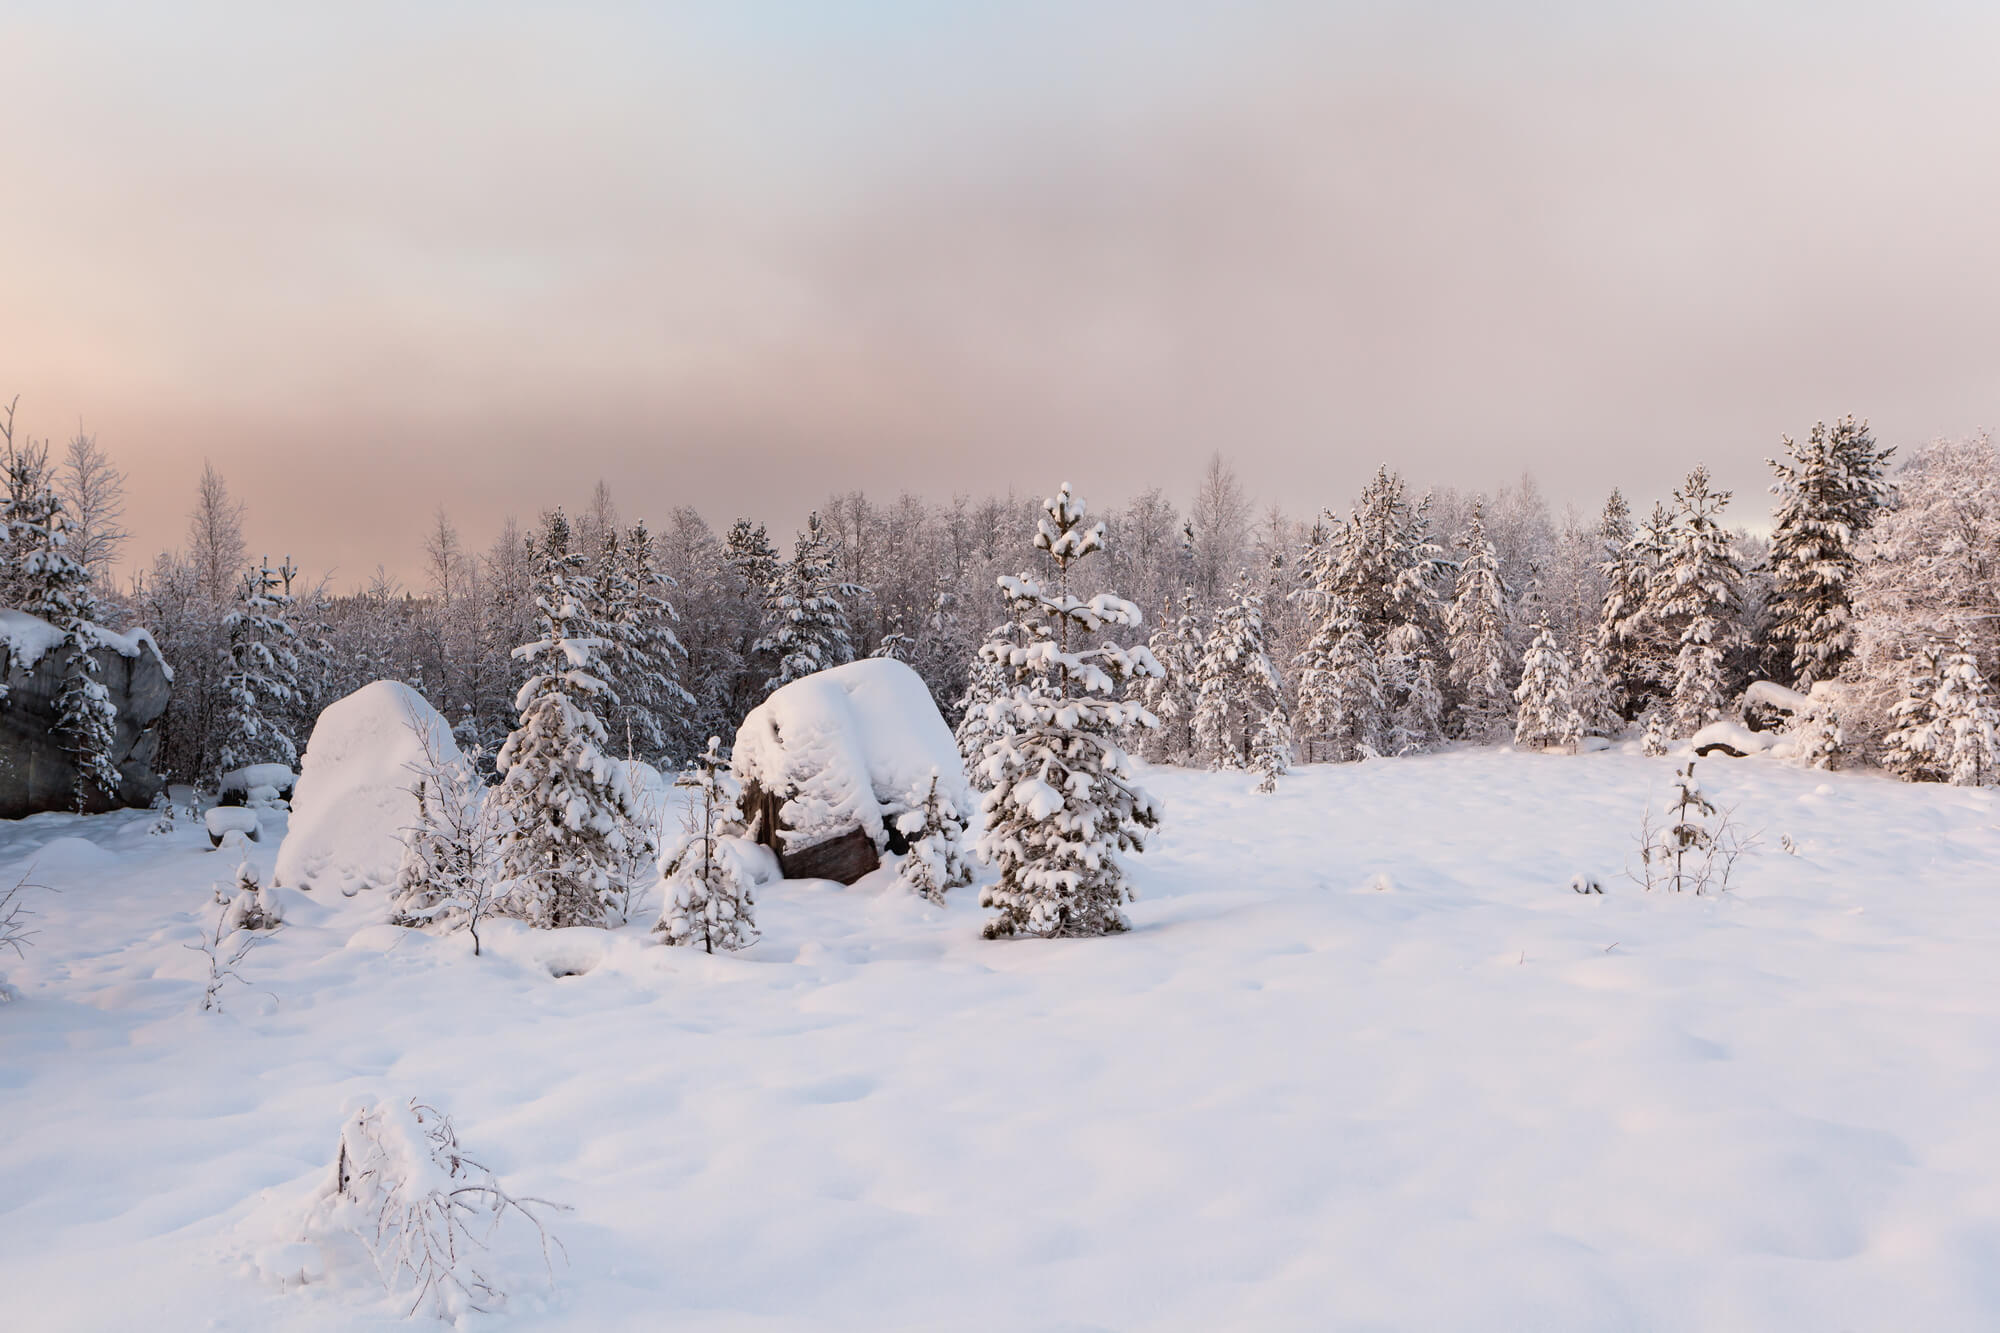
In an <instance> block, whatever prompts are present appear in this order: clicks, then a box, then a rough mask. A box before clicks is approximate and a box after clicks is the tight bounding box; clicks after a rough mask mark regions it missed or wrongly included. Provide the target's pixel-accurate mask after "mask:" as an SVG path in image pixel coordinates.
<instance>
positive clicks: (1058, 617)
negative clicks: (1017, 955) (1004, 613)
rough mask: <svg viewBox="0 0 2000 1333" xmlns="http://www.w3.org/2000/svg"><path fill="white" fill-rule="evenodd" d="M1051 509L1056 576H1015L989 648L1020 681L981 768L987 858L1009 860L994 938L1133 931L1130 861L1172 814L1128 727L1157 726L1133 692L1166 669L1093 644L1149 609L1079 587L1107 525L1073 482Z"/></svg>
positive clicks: (1146, 655)
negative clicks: (1141, 777)
mask: <svg viewBox="0 0 2000 1333" xmlns="http://www.w3.org/2000/svg"><path fill="white" fill-rule="evenodd" d="M1043 508H1044V512H1045V515H1046V516H1045V517H1044V518H1042V519H1041V521H1040V522H1039V523H1038V524H1037V525H1036V530H1035V547H1036V549H1038V550H1040V551H1042V552H1044V553H1046V554H1047V556H1048V557H1049V559H1050V561H1052V562H1053V563H1054V565H1055V570H1056V577H1055V582H1054V584H1053V586H1051V585H1049V584H1046V583H1044V582H1042V581H1041V580H1039V579H1037V578H1035V577H1034V576H1032V575H1030V574H1021V575H1019V576H1011V575H1003V576H1002V577H1001V579H1000V590H1001V593H1002V595H1003V596H1005V598H1006V599H1007V603H1008V605H1009V607H1010V608H1011V610H1012V613H1013V621H1012V623H1011V624H1010V625H1009V626H1008V631H1009V632H1008V633H1006V634H1005V635H1003V636H999V637H996V638H995V639H994V640H993V641H992V642H990V643H988V644H987V645H986V646H985V647H984V648H982V649H981V650H980V653H981V655H982V656H983V657H985V658H986V659H987V660H989V661H992V662H995V663H997V664H998V665H1000V666H1001V667H1002V668H1003V669H1004V670H1005V671H1006V672H1007V674H1008V676H1009V678H1010V681H1011V683H1010V685H1009V687H1008V689H1007V691H1006V692H1005V693H1004V694H1002V695H1001V696H1000V697H999V698H997V699H995V700H994V701H993V702H992V703H990V704H988V705H987V707H988V709H989V710H992V716H993V717H994V718H995V719H996V720H997V721H999V722H1000V723H1002V724H1003V725H1004V730H1002V731H1001V732H1000V734H997V735H995V736H993V737H992V738H991V739H989V740H988V742H987V744H986V746H985V748H984V749H983V750H982V751H981V752H980V756H979V762H978V764H977V765H976V768H977V772H978V779H979V782H980V784H981V786H982V787H983V788H984V789H985V791H986V797H985V799H984V801H983V803H982V811H983V814H984V816H985V821H986V831H985V833H984V835H983V836H982V837H981V838H980V839H979V847H978V850H979V858H980V860H982V861H984V862H986V863H987V864H989V865H998V866H999V868H1000V878H999V882H998V883H995V884H993V885H991V886H989V887H988V888H987V889H986V891H985V892H984V893H983V894H981V895H980V905H981V906H982V907H991V908H994V909H996V910H997V912H998V915H997V916H995V917H994V918H993V919H992V920H990V921H988V922H987V923H986V935H987V937H988V938H989V939H998V938H1004V937H1007V936H1012V935H1040V936H1058V935H1104V934H1109V933H1111V932H1114V931H1120V930H1124V929H1126V928H1127V924H1128V923H1127V922H1126V920H1125V915H1124V913H1123V912H1121V911H1120V910H1119V905H1120V904H1121V903H1123V902H1125V901H1127V900H1129V899H1130V898H1131V896H1132V891H1131V888H1130V886H1129V885H1128V883H1127V882H1126V877H1125V867H1124V865H1123V864H1122V862H1121V860H1120V856H1121V854H1122V853H1125V852H1136V851H1141V850H1143V849H1144V847H1145V838H1146V830H1148V829H1151V828H1153V827H1155V826H1156V825H1158V823H1159V819H1160V812H1159V807H1158V806H1157V805H1156V804H1155V803H1154V801H1153V798H1152V797H1151V796H1149V795H1147V794H1146V793H1145V792H1144V791H1142V790H1141V789H1140V788H1139V786H1138V785H1137V783H1136V781H1135V779H1134V775H1133V764H1132V760H1131V759H1130V758H1129V757H1128V756H1127V755H1126V753H1125V751H1124V750H1123V749H1122V748H1121V747H1120V746H1119V744H1118V735H1119V733H1120V732H1121V731H1123V730H1124V729H1126V728H1128V727H1151V726H1154V725H1156V723H1155V721H1154V718H1153V715H1152V714H1151V713H1149V712H1147V711H1146V709H1145V707H1144V705H1142V704H1139V703H1137V702H1133V701H1129V700H1128V699H1127V698H1126V697H1125V695H1126V692H1127V687H1128V686H1129V685H1131V684H1132V683H1134V682H1143V681H1145V680H1148V679H1151V678H1153V677H1155V676H1157V675H1158V674H1159V671H1160V665H1159V663H1158V662H1156V661H1155V660H1154V659H1153V655H1152V653H1151V652H1150V651H1148V650H1147V649H1145V648H1143V647H1135V648H1123V647H1120V646H1119V645H1118V644H1116V643H1112V642H1097V643H1095V644H1092V645H1091V646H1085V644H1086V643H1087V642H1088V640H1087V639H1086V636H1089V637H1090V638H1092V639H1094V638H1096V637H1097V636H1098V635H1100V634H1102V633H1103V631H1104V630H1106V629H1107V628H1127V629H1130V628H1136V627H1137V626H1138V625H1139V623H1140V615H1139V608H1138V607H1136V606H1134V605H1132V603H1130V602H1128V601H1125V600H1124V599H1123V598H1120V597H1117V596H1114V595H1113V594H1111V593H1108V592H1107V593H1099V594H1097V595H1096V596H1095V597H1092V598H1089V599H1088V600H1085V599H1084V598H1081V597H1078V596H1077V595H1076V594H1074V593H1072V592H1071V591H1070V574H1071V569H1072V567H1073V566H1074V565H1075V564H1076V562H1077V561H1079V560H1081V559H1083V558H1084V557H1085V556H1088V555H1090V554H1091V553H1093V552H1096V551H1101V550H1103V549H1104V525H1103V524H1102V523H1095V524H1090V525H1088V526H1086V525H1085V523H1084V515H1085V512H1086V511H1085V506H1084V504H1083V502H1082V501H1080V500H1077V499H1075V498H1074V497H1072V496H1071V494H1070V489H1069V485H1068V483H1064V485H1063V487H1062V489H1061V490H1060V491H1058V492H1057V493H1056V495H1055V497H1054V498H1053V499H1050V500H1049V501H1047V502H1046V503H1045V505H1044V506H1043Z"/></svg>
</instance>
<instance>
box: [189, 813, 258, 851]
mask: <svg viewBox="0 0 2000 1333" xmlns="http://www.w3.org/2000/svg"><path fill="white" fill-rule="evenodd" d="M202 822H203V823H204V824H206V825H207V826H208V845H209V846H211V847H220V846H222V840H223V837H224V836H225V835H226V834H229V833H241V834H242V835H243V836H244V837H246V838H248V839H249V840H250V841H251V842H259V841H262V835H261V834H260V833H259V831H258V828H257V812H256V811H255V810H247V809H245V808H244V807H242V806H240V805H218V806H215V807H214V808H212V809H211V810H209V811H208V813H207V814H205V815H203V816H202Z"/></svg>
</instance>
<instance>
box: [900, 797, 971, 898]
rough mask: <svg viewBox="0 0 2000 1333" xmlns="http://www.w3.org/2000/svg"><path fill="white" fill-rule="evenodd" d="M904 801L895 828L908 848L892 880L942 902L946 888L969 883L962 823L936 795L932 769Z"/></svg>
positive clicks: (913, 891) (919, 895) (915, 892)
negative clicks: (894, 878) (905, 840)
mask: <svg viewBox="0 0 2000 1333" xmlns="http://www.w3.org/2000/svg"><path fill="white" fill-rule="evenodd" d="M905 803H906V804H907V805H908V806H909V808H908V809H907V810H905V811H904V812H903V813H902V814H900V815H898V816H896V829H897V831H898V832H900V833H902V834H903V835H904V836H905V837H907V838H908V839H909V841H910V850H909V851H908V852H907V853H905V854H904V856H903V859H902V861H901V863H900V864H898V865H897V867H896V880H897V882H898V883H900V884H902V885H903V886H904V887H905V888H907V889H909V890H910V891H911V892H912V893H914V894H916V895H917V896H918V897H919V898H923V899H925V900H926V901H928V902H933V903H937V904H940V905H942V904H943V902H944V895H945V892H946V891H947V890H949V889H956V888H961V887H963V886H964V885H967V884H970V883H972V865H971V863H970V861H968V860H967V857H966V846H965V823H964V821H963V820H961V819H960V818H959V816H958V812H957V811H955V810H953V809H952V808H951V806H950V805H949V804H947V803H946V802H945V801H944V800H943V799H942V798H941V797H940V796H939V795H938V773H937V770H936V769H932V770H931V776H930V781H929V782H927V783H922V784H919V785H918V787H917V788H916V789H915V790H913V791H912V792H910V794H909V796H908V797H907V798H905Z"/></svg>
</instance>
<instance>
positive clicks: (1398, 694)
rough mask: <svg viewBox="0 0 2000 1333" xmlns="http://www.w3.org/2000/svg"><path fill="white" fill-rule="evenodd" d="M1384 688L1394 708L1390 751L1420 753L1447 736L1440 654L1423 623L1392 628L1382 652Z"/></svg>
mask: <svg viewBox="0 0 2000 1333" xmlns="http://www.w3.org/2000/svg"><path fill="white" fill-rule="evenodd" d="M1382 690H1383V695H1384V697H1385V698H1387V699H1393V700H1394V701H1395V702H1394V703H1393V705H1392V706H1391V708H1390V714H1389V735H1388V746H1389V748H1388V753H1390V754H1418V753H1421V752H1422V751H1425V750H1429V749H1433V748H1435V747H1436V746H1437V744H1438V743H1439V742H1440V741H1442V740H1443V739H1444V691H1443V690H1441V689H1439V688H1438V671H1437V656H1436V654H1435V653H1434V652H1433V651H1432V650H1431V641H1430V636H1429V635H1428V634H1426V633H1425V631H1424V629H1423V628H1422V626H1421V625H1419V624H1416V623H1414V622H1412V623H1406V624H1402V625H1398V626H1397V627H1396V628H1395V629H1392V630H1390V631H1389V639H1388V644H1387V651H1386V652H1385V653H1384V654H1383V656H1382Z"/></svg>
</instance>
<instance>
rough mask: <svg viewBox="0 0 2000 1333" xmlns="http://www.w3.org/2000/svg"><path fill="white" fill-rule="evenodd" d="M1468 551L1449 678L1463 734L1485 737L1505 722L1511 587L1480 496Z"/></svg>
mask: <svg viewBox="0 0 2000 1333" xmlns="http://www.w3.org/2000/svg"><path fill="white" fill-rule="evenodd" d="M1465 553H1466V554H1465V563H1464V564H1463V565H1461V566H1459V570H1458V583H1457V586H1456V588H1455V590H1454V595H1453V597H1452V602H1451V611H1450V614H1449V615H1448V616H1447V621H1446V623H1447V628H1448V630H1449V633H1450V636H1451V637H1450V641H1449V646H1450V654H1451V673H1450V676H1451V683H1452V684H1453V685H1455V686H1457V687H1458V696H1459V712H1458V719H1459V732H1460V734H1462V735H1464V736H1465V737H1466V738H1467V739H1469V740H1477V741H1483V740H1485V739H1486V738H1487V737H1488V736H1489V735H1490V734H1491V733H1492V731H1493V729H1494V728H1495V727H1497V726H1499V725H1500V724H1501V723H1502V722H1504V721H1506V720H1507V704H1508V692H1507V585H1506V584H1505V583H1504V582H1502V581H1501V578H1500V559H1499V556H1498V554H1497V553H1496V552H1495V551H1494V549H1493V543H1492V542H1491V541H1490V540H1488V539H1487V536H1486V514H1485V506H1484V504H1483V503H1482V502H1481V501H1478V500H1475V501H1473V504H1472V518H1471V521H1470V523H1469V524H1468V525H1467V527H1466V532H1465Z"/></svg>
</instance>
